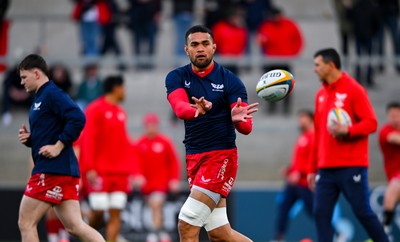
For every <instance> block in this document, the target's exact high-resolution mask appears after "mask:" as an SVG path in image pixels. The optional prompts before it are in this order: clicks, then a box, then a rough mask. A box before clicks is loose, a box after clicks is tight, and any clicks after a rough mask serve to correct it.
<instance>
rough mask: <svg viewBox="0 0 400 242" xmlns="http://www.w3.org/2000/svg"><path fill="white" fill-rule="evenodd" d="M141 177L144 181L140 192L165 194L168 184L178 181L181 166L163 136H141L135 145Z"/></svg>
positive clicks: (171, 145)
mask: <svg viewBox="0 0 400 242" xmlns="http://www.w3.org/2000/svg"><path fill="white" fill-rule="evenodd" d="M136 151H137V154H138V161H139V166H140V170H141V172H142V175H143V176H144V178H145V179H146V182H145V184H144V186H143V187H142V192H143V193H144V194H149V193H151V192H153V191H161V192H167V191H168V189H169V182H171V181H174V180H175V181H179V179H180V171H181V165H180V160H179V158H178V156H177V154H176V151H175V149H174V146H173V144H172V142H171V141H170V140H169V139H168V138H167V137H166V136H164V135H161V134H158V135H156V136H155V137H154V138H151V137H149V136H148V135H143V136H142V137H140V138H139V140H138V141H137V143H136Z"/></svg>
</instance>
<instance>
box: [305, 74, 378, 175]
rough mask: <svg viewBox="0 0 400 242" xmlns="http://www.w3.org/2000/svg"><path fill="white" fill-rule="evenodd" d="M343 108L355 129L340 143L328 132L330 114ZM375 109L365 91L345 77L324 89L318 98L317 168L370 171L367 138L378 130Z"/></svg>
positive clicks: (316, 129)
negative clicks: (332, 110) (366, 169)
mask: <svg viewBox="0 0 400 242" xmlns="http://www.w3.org/2000/svg"><path fill="white" fill-rule="evenodd" d="M332 108H342V109H344V110H345V111H346V112H347V113H348V114H349V116H350V118H351V121H352V125H351V126H349V135H348V137H346V138H345V139H342V140H340V139H337V138H335V137H334V136H333V135H331V134H330V133H329V132H328V126H327V121H328V113H329V111H330V110H331V109H332ZM377 123H378V122H377V119H376V115H375V112H374V109H373V107H372V105H371V103H370V101H369V99H368V95H367V92H366V90H365V89H364V88H363V87H362V86H361V85H360V84H359V83H358V82H357V81H356V80H354V79H353V78H351V77H350V76H348V75H347V73H344V72H343V74H342V76H341V77H340V78H339V79H338V80H337V81H336V82H334V83H332V84H330V85H327V84H326V83H323V86H322V87H321V88H320V89H319V90H318V92H317V95H316V97H315V116H314V126H315V147H316V148H315V150H314V155H315V156H314V161H315V162H316V164H315V165H314V166H313V168H312V169H311V173H315V170H316V169H317V168H332V167H349V166H363V167H368V159H369V157H368V135H369V134H371V133H373V132H375V131H376V129H377Z"/></svg>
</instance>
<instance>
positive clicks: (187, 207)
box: [179, 197, 211, 227]
mask: <svg viewBox="0 0 400 242" xmlns="http://www.w3.org/2000/svg"><path fill="white" fill-rule="evenodd" d="M210 214H211V209H210V208H209V207H208V206H207V205H206V204H204V203H202V202H200V201H197V200H196V199H193V198H191V197H188V199H187V200H186V202H185V203H184V204H183V206H182V208H181V211H180V213H179V219H180V220H183V221H185V222H186V223H188V224H190V225H193V226H198V227H203V225H204V224H205V222H206V221H207V218H208V217H209V216H210Z"/></svg>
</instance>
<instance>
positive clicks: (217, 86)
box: [211, 83, 224, 92]
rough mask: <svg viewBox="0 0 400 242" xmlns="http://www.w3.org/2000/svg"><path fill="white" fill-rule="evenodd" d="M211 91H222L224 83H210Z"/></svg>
mask: <svg viewBox="0 0 400 242" xmlns="http://www.w3.org/2000/svg"><path fill="white" fill-rule="evenodd" d="M211 86H212V91H214V92H223V91H224V84H215V83H211Z"/></svg>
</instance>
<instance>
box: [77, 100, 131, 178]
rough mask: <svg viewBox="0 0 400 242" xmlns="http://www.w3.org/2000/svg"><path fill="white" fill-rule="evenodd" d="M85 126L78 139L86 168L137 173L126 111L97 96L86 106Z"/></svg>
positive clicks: (110, 172)
mask: <svg viewBox="0 0 400 242" xmlns="http://www.w3.org/2000/svg"><path fill="white" fill-rule="evenodd" d="M85 115H86V126H85V128H84V129H83V133H82V137H81V138H80V140H79V145H80V147H81V149H80V152H81V154H80V160H79V162H83V163H84V167H85V169H86V170H87V171H89V170H92V169H94V170H96V171H97V172H98V173H99V174H100V175H128V174H136V172H137V165H136V166H135V162H136V161H135V159H133V157H134V156H133V155H134V154H133V146H132V144H131V141H130V139H129V137H128V132H127V129H126V119H127V116H126V113H125V111H124V110H123V109H122V107H120V106H119V105H113V104H111V103H109V102H107V101H106V100H105V98H104V97H100V98H98V99H96V100H95V101H93V102H92V103H90V104H89V106H88V107H87V108H86V110H85Z"/></svg>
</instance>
